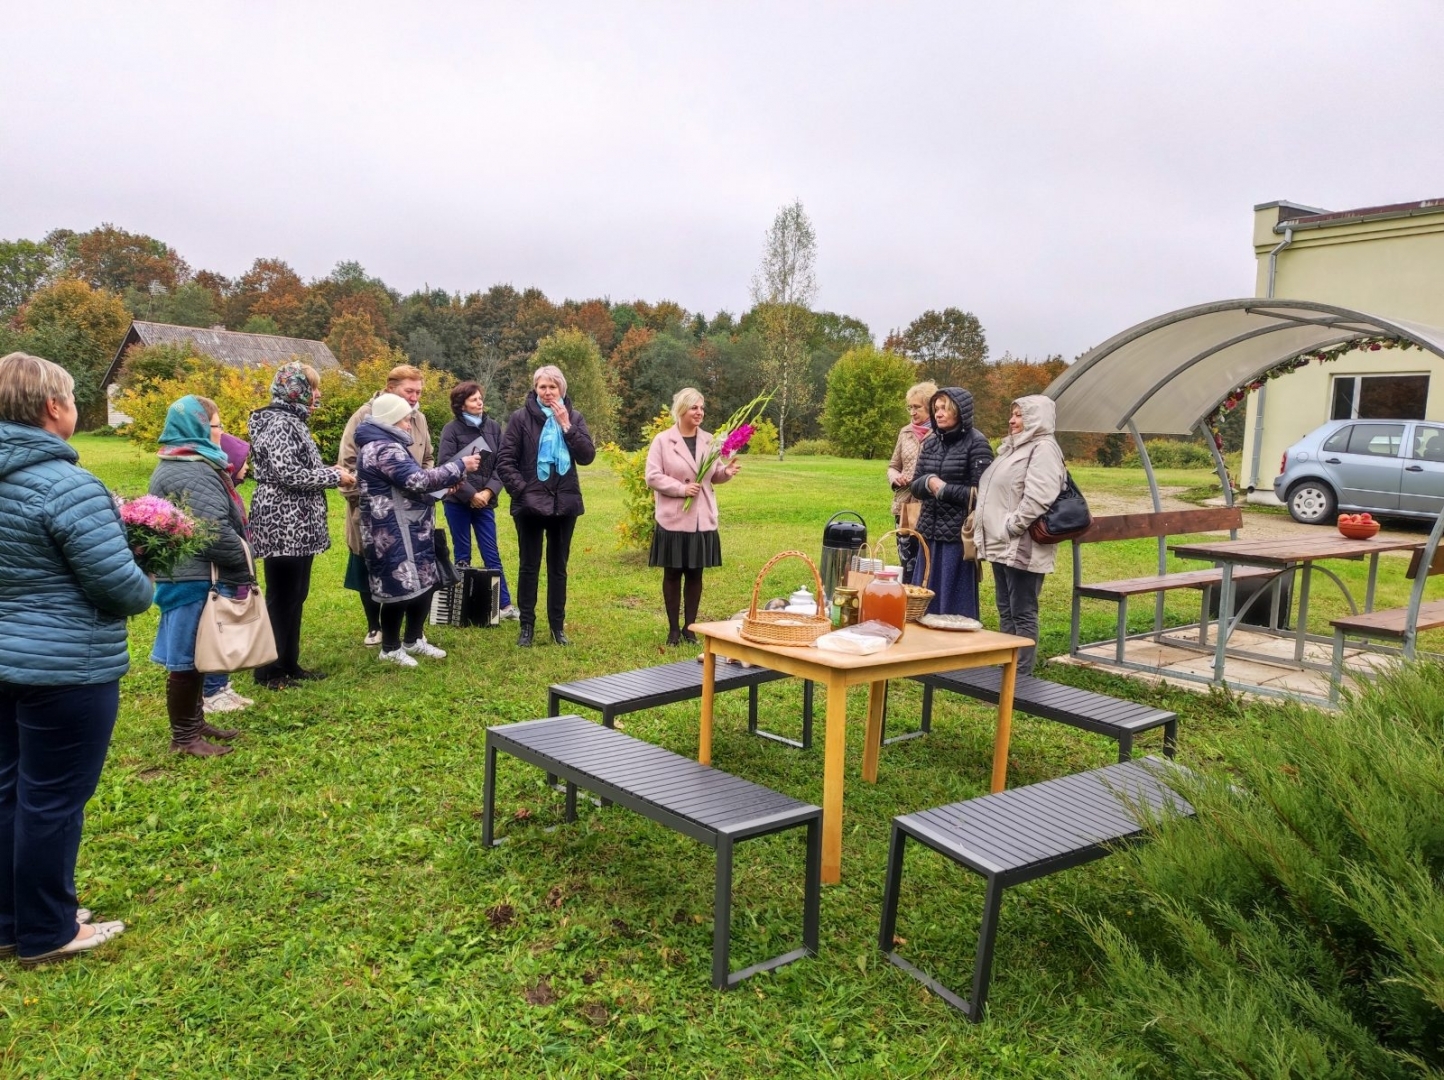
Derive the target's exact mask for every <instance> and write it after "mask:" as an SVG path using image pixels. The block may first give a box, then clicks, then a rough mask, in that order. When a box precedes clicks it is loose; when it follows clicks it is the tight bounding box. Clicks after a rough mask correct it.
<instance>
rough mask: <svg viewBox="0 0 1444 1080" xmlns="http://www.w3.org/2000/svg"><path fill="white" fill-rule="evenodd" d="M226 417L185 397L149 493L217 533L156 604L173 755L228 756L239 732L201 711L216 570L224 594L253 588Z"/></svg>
mask: <svg viewBox="0 0 1444 1080" xmlns="http://www.w3.org/2000/svg"><path fill="white" fill-rule="evenodd" d="M221 431H222V427H221V415H220V410H219V409H217V408H216V403H215V402H214V401H212V400H211V399H210V398H203V397H196V396H195V395H191V394H187V395H186V396H185V397H183V398H181V399H180V400H179V401H177V402H175V404H173V405H172V406H171V407H170V408H169V409H168V410H167V411H166V414H165V429H164V430H163V431H162V432H161V435H160V451H159V453H158V454H157V456H158V457H159V458H160V461H159V462H158V463H157V464H156V467H155V472H153V473H151V477H150V493H151V494H152V495H158V496H160V497H161V498H163V499H168V500H170V501H171V502H172V503H175V504H176V505H178V506H182V507H184V508H185V510H186V512H187V513H189V514H190V516H191V517H192V518H193V519H194V520H195V521H196V522H197V523H198V524H202V525H204V526H205V527H206V528H207V529H209V530H210V531H211V532H212V533H213V537H212V539H211V543H210V546H208V547H207V548H206V549H205V550H204V551H202V552H200V553H199V554H198V555H196V556H195V557H194V558H190V559H186V560H185V561H184V562H181V563H179V564H178V565H177V566H176V567H175V569H174V570H173V571H171V575H170V576H169V577H167V578H161V579H159V580H158V581H157V582H156V587H155V602H156V606H157V607H159V608H160V629H159V630H157V631H156V636H155V647H154V648H153V649H152V650H151V653H150V658H151V659H152V660H153V661H155V662H156V663H157V664H163V665H164V666H165V669H166V673H167V674H166V687H165V703H166V713H167V714H168V715H169V717H170V748H171V751H172V752H174V753H183V754H194V755H195V756H196V757H219V756H220V755H222V754H229V753H230V752H231V748H230V747H229V746H220V745H217V744H216V743H214V742H211V741H210V740H211V739H217V740H229V739H234V738H235V737H236V735H237V734H239V733H238V732H237V731H236V730H234V729H222V728H216V727H212V726H211V725H210V724H209V723H208V722H207V721H206V717H205V712H204V710H203V707H202V700H201V699H202V688H203V686H204V682H205V676H204V675H202V674H201V673H200V672H199V671H197V670H196V632H197V631H198V629H199V628H200V619H201V609H202V608H204V607H205V603H206V594H207V593H208V592H209V591H210V587H211V568H212V567H214V568H215V571H216V576H217V578H218V579H219V581H220V583H221V587H222V591H223V592H225V593H226V594H227V595H232V596H233V595H235V592H236V590H237V589H240V588H254V587H255V581H254V578H253V577H252V574H251V563H250V559H249V558H248V555H247V551H246V542H245V535H246V516H245V508H244V506H243V505H242V503H241V497H240V496H239V495H238V494H236V486H235V484H234V483H232V482H231V477H230V472H229V465H230V459H229V458H227V457H226V452H225V451H224V450H222V449H221Z"/></svg>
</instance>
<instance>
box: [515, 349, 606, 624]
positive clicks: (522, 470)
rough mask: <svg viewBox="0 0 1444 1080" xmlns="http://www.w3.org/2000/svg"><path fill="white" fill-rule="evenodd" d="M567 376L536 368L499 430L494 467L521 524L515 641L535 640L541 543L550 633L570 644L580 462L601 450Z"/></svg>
mask: <svg viewBox="0 0 1444 1080" xmlns="http://www.w3.org/2000/svg"><path fill="white" fill-rule="evenodd" d="M566 392H567V380H566V376H564V375H563V374H562V373H561V371H560V370H559V369H558V368H555V367H553V366H551V365H547V366H546V367H542V368H538V369H537V371H536V373H535V374H534V375H532V390H531V393H529V394H527V396H526V404H525V405H523V406H522V407H521V408H520V409H518V410H517V411H516V412H514V413H512V414H511V419H510V420H509V421H507V425H506V433H505V434H504V435H503V436H502V437H501V452H500V453H499V454H498V455H497V461H496V471H497V474H498V475H499V476H500V477H501V482H502V483H503V484H505V485H506V491H507V494H508V495H510V496H511V516H512V521H513V522H514V523H515V525H516V546H517V561H518V562H519V563H520V566H519V567H518V570H517V597H516V600H517V606H518V607H519V608H520V609H521V632H520V633H519V634H518V636H517V640H516V643H517V644H518V645H520V646H522V647H527V646H530V645H531V643H532V637H533V633H534V629H535V626H536V596H537V586H538V583H539V581H540V578H541V560H542V544H543V540H545V543H546V560H547V623H548V625H549V627H550V629H551V635H552V640H553V641H555V642H556V643H557V644H558V645H569V644H571V642H570V641H568V640H567V635H566V631H565V628H564V623H565V622H566V614H567V559H568V558H569V557H570V556H571V550H572V533H573V531H574V530H575V529H576V526H577V518H579V517H580V516H581V515H582V514H583V513H584V512H585V510H584V508H583V506H582V485H581V483H580V482H579V481H578V480H577V470H576V468H575V466H578V465H590V464H591V463H592V461H593V460H594V459H595V458H596V456H597V448H596V446H594V445H593V443H592V435H591V432H589V431H588V430H587V422H586V420H584V419H582V414H581V413H579V412H577V411H576V410H575V409H573V408H572V402H571V399H570V398H569V397H567V396H566Z"/></svg>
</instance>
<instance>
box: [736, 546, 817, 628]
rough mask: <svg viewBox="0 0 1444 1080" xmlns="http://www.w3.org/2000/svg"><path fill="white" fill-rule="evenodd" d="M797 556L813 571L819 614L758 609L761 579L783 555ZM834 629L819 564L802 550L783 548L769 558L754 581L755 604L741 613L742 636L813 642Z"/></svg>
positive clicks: (753, 595) (787, 556)
mask: <svg viewBox="0 0 1444 1080" xmlns="http://www.w3.org/2000/svg"><path fill="white" fill-rule="evenodd" d="M790 558H798V559H801V560H802V561H803V562H805V563H806V564H807V568H808V569H809V570H811V571H812V580H813V582H814V583H815V584H816V586H817V588H816V591H815V592H814V593H813V596H814V597H815V599H816V600H817V611H818V614H816V615H799V614H798V613H797V612H795V611H758V610H757V593H758V590H760V589H761V588H762V579H763V578H765V577H766V576H767V571H769V570H771V569H772V568H773V567H774V566H776V565H777V564H778V563H779V562H781V561H782V560H783V559H790ZM831 629H832V620H831V619H829V618H828V617H827V606H826V604H825V602H824V601H823V598H822V575H821V574H819V573H818V572H817V564H816V563H814V562H813V561H812V560H811V559H809V558H808V557H807V556H806V555H804V554H803V553H802V552H800V551H783V552H779V553H778V554H776V555H774V556H772V558H770V559H768V560H767V565H766V566H764V567H763V568H762V569H761V570H759V571H758V572H757V580H756V581H754V582H753V583H752V606H751V607H750V608H748V609H747V614H746V615H744V616H743V617H742V636H743V637H744V638H746V639H747V640H748V641H755V642H757V644H759V645H811V644H812V643H813V642H814V641H816V640H817V639H818V638H820V637H822V635H823V634H825V633H827V632H828V631H829V630H831Z"/></svg>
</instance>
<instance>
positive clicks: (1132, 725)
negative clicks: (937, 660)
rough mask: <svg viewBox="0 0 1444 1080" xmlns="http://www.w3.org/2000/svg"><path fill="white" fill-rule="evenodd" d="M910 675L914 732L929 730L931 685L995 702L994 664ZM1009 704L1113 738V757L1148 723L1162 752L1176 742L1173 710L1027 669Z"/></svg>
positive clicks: (1125, 754) (998, 677)
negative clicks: (1159, 736)
mask: <svg viewBox="0 0 1444 1080" xmlns="http://www.w3.org/2000/svg"><path fill="white" fill-rule="evenodd" d="M913 679H914V681H916V682H920V683H922V685H923V712H922V726H921V728H920V729H919V731H918V732H912V733H909V734H918V733H923V732H927V731H931V730H932V719H933V691H934V690H951V691H953V692H954V693H956V694H963V695H966V696H967V697H971V698H977V699H978V700H979V701H986V702H988V703H989V704H991V705H996V704H997V703H998V690H999V687H1000V686H1001V684H1002V680H1003V672H1002V670H1001V669H999V668H967V669H964V670H962V671H945V672H943V673H942V674H940V675H915V676H913ZM1013 709H1014V711H1016V712H1022V713H1027V714H1028V715H1029V716H1036V717H1039V718H1040V719H1043V720H1053V721H1056V722H1057V723H1060V724H1067V725H1069V726H1070V727H1076V728H1082V729H1083V730H1084V731H1091V732H1094V733H1095V734H1098V735H1107V736H1108V737H1109V738H1110V739H1117V740H1118V760H1119V761H1127V760H1128V759H1129V758H1131V757H1132V756H1133V739H1134V737H1135V736H1137V735H1139V734H1141V733H1142V732H1145V731H1152V730H1153V729H1154V728H1159V727H1161V728H1162V729H1163V752H1164V753H1165V754H1166V755H1168V756H1169V757H1172V756H1173V753H1174V750H1175V748H1176V747H1177V744H1178V714H1177V713H1172V712H1169V711H1168V710H1166V709H1158V708H1154V707H1153V706H1152V705H1140V704H1139V703H1138V702H1136V701H1124V700H1123V699H1121V698H1115V697H1109V696H1108V695H1107V694H1097V693H1094V692H1093V691H1091V690H1082V689H1079V688H1078V687H1076V686H1065V685H1063V684H1062V683H1055V682H1049V681H1048V680H1047V679H1040V678H1037V677H1036V676H1033V675H1019V676H1018V682H1017V686H1016V687H1015V688H1014V690H1013ZM902 737H903V736H898V738H902Z"/></svg>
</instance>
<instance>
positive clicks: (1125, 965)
mask: <svg viewBox="0 0 1444 1080" xmlns="http://www.w3.org/2000/svg"><path fill="white" fill-rule="evenodd" d="M1226 757H1227V763H1228V765H1229V766H1230V767H1231V769H1232V773H1233V775H1231V776H1227V777H1219V778H1212V779H1205V778H1201V777H1200V778H1197V780H1196V782H1189V783H1187V784H1186V785H1184V786H1183V787H1182V790H1183V792H1184V794H1185V795H1186V796H1187V797H1188V798H1189V800H1190V801H1191V802H1192V803H1193V805H1194V807H1195V808H1196V809H1197V810H1198V816H1197V818H1195V819H1194V820H1193V821H1175V822H1169V823H1165V824H1163V825H1160V826H1159V827H1158V828H1157V830H1156V832H1157V835H1156V837H1155V839H1154V842H1153V843H1151V844H1149V845H1145V846H1143V847H1140V848H1137V849H1134V850H1133V851H1131V852H1129V853H1128V854H1127V855H1125V856H1124V857H1123V863H1124V865H1125V866H1126V867H1127V868H1128V869H1129V872H1130V877H1131V878H1132V879H1133V881H1134V883H1135V884H1136V886H1137V889H1138V890H1139V892H1140V893H1141V897H1140V898H1139V899H1137V900H1130V902H1129V904H1128V906H1129V907H1130V908H1132V909H1134V910H1133V911H1132V912H1131V914H1133V915H1134V916H1135V917H1134V918H1132V919H1130V920H1129V921H1128V923H1127V924H1126V925H1124V924H1122V923H1115V922H1113V921H1111V920H1107V919H1100V920H1089V927H1090V930H1091V932H1092V934H1093V937H1094V940H1095V941H1096V942H1097V943H1098V945H1099V946H1100V947H1101V948H1102V950H1103V954H1104V957H1105V960H1106V966H1105V974H1106V979H1107V981H1108V983H1109V986H1110V991H1111V993H1110V995H1109V996H1110V1000H1112V1001H1113V1002H1115V1003H1116V1007H1117V1012H1116V1014H1115V1016H1114V1019H1113V1025H1114V1026H1115V1027H1116V1028H1118V1029H1120V1030H1121V1031H1123V1032H1126V1035H1125V1041H1127V1042H1130V1043H1131V1044H1132V1046H1133V1048H1134V1049H1135V1050H1136V1051H1137V1052H1138V1053H1139V1054H1140V1055H1141V1058H1142V1062H1141V1064H1142V1065H1143V1071H1144V1072H1145V1074H1146V1075H1156V1076H1168V1077H1183V1078H1191V1077H1197V1078H1203V1077H1265V1076H1268V1077H1338V1078H1341V1080H1342V1078H1344V1077H1356V1076H1368V1077H1388V1078H1392V1077H1400V1078H1402V1077H1421V1076H1434V1077H1437V1076H1440V1075H1444V876H1441V875H1444V814H1441V812H1440V810H1441V806H1444V667H1441V666H1440V665H1439V664H1436V663H1426V662H1420V663H1415V664H1410V665H1407V666H1403V667H1400V668H1398V669H1395V670H1393V671H1391V672H1389V673H1386V674H1383V675H1381V676H1379V677H1378V678H1377V679H1375V680H1373V681H1372V682H1371V683H1369V684H1367V685H1366V686H1365V688H1364V689H1363V690H1362V691H1360V692H1359V693H1358V694H1357V695H1356V696H1353V697H1351V698H1350V699H1349V700H1347V701H1346V702H1345V705H1344V708H1343V710H1342V711H1341V712H1338V713H1329V712H1324V711H1322V710H1317V709H1312V708H1307V707H1303V706H1293V707H1287V708H1285V709H1282V710H1278V711H1275V712H1272V714H1271V716H1270V722H1269V723H1268V724H1266V725H1265V724H1260V725H1258V726H1256V727H1255V728H1253V729H1252V731H1251V733H1250V734H1249V735H1248V736H1247V737H1246V738H1245V739H1244V740H1243V742H1242V743H1240V744H1237V745H1235V746H1233V747H1230V748H1229V750H1228V751H1227V754H1226ZM1140 900H1141V903H1140V902H1139V901H1140Z"/></svg>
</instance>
